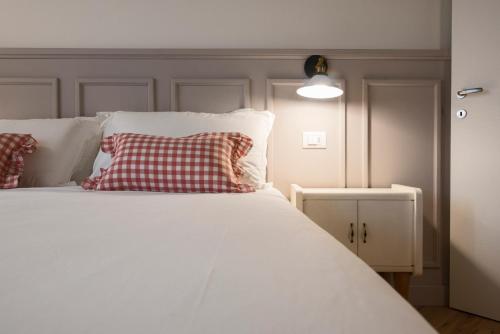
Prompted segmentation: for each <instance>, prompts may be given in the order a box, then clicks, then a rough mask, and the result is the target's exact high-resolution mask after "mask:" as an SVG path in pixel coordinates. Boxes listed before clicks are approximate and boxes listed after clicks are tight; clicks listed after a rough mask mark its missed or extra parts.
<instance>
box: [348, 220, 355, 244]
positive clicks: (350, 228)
mask: <svg viewBox="0 0 500 334" xmlns="http://www.w3.org/2000/svg"><path fill="white" fill-rule="evenodd" d="M349 241H350V243H351V244H352V243H354V224H353V223H351V224H350V225H349Z"/></svg>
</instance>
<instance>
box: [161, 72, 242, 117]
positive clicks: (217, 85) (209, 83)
mask: <svg viewBox="0 0 500 334" xmlns="http://www.w3.org/2000/svg"><path fill="white" fill-rule="evenodd" d="M235 87H236V88H238V89H237V94H238V96H231V98H232V99H235V100H238V102H234V103H235V104H234V105H228V106H225V108H227V109H228V110H222V111H231V110H235V109H239V108H250V107H251V102H250V79H172V80H171V81H170V110H174V111H193V112H201V111H205V112H210V110H196V109H198V108H200V109H203V108H205V106H207V105H208V104H207V103H204V104H205V106H192V105H190V104H189V103H190V102H195V99H192V98H190V100H191V101H189V102H186V105H188V106H189V107H183V103H182V101H181V99H182V98H181V96H180V94H181V91H182V89H183V88H185V89H186V88H197V89H201V90H207V91H208V90H210V91H211V93H210V95H212V96H213V98H214V100H215V101H211V102H212V103H214V106H213V107H214V108H216V107H215V105H216V104H217V101H216V100H217V98H219V99H221V98H226V99H228V100H229V96H230V95H231V94H232V92H229V91H228V90H231V89H232V88H235ZM205 88H206V89H205ZM215 89H219V90H220V92H218V93H220V94H222V95H221V96H216V95H217V93H216V92H215V91H213V90H215ZM198 102H202V101H198ZM221 102H222V101H221Z"/></svg>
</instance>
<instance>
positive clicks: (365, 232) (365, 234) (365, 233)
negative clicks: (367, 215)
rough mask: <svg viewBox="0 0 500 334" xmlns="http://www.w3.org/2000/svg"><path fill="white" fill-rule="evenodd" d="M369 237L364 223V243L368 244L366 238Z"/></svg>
mask: <svg viewBox="0 0 500 334" xmlns="http://www.w3.org/2000/svg"><path fill="white" fill-rule="evenodd" d="M367 235H368V232H367V231H366V224H365V223H363V243H364V244H366V236H367Z"/></svg>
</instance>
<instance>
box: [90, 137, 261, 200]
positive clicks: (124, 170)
mask: <svg viewBox="0 0 500 334" xmlns="http://www.w3.org/2000/svg"><path fill="white" fill-rule="evenodd" d="M251 148H252V139H251V138H250V137H248V136H245V135H243V134H241V133H200V134H197V135H193V136H189V137H181V138H172V137H161V136H150V135H142V134H133V133H120V134H114V135H113V136H110V137H106V138H104V139H103V141H102V143H101V149H102V151H103V152H105V153H110V154H111V156H112V160H111V165H110V167H109V168H107V169H103V170H101V176H98V177H95V178H92V179H89V178H88V179H86V180H84V181H83V183H82V187H83V188H84V189H88V190H132V191H158V192H175V193H221V192H231V193H234V192H236V193H241V192H251V191H255V189H254V188H253V187H252V186H251V185H248V184H244V183H241V182H240V178H241V176H242V175H243V170H242V168H241V167H240V166H239V164H238V160H239V159H240V158H241V157H243V156H245V155H246V154H247V153H248V151H250V149H251Z"/></svg>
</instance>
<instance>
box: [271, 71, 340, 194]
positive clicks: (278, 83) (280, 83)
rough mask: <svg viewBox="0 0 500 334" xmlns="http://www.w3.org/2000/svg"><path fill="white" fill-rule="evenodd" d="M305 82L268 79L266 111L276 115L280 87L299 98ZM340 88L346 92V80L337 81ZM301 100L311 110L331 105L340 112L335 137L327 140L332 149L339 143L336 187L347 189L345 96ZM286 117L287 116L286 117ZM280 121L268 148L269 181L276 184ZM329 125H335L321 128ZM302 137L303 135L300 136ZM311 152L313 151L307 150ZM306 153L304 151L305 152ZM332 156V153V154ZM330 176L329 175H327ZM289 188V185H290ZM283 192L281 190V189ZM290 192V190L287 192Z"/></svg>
mask: <svg viewBox="0 0 500 334" xmlns="http://www.w3.org/2000/svg"><path fill="white" fill-rule="evenodd" d="M304 82H305V80H304V79H267V82H266V109H267V110H269V111H271V112H273V113H276V111H277V110H276V98H277V97H276V93H275V89H276V88H278V87H289V88H290V89H291V90H292V94H293V95H294V96H297V97H298V95H296V93H295V91H296V89H297V88H299V87H300V86H302V85H303V84H304ZM337 84H338V87H340V88H342V89H343V90H344V92H345V81H344V80H337ZM298 98H299V99H302V100H303V101H304V102H308V103H310V104H311V109H314V108H315V107H314V105H315V104H317V103H331V104H332V105H333V107H332V108H333V109H334V111H338V114H337V116H336V119H335V122H334V123H335V124H336V126H337V128H336V130H337V131H335V132H336V134H335V137H334V138H333V139H332V138H327V145H329V147H331V146H332V145H334V143H335V142H337V143H338V147H339V150H338V152H337V154H336V156H335V159H336V164H337V169H338V172H337V175H336V179H337V182H336V185H335V186H336V187H341V188H343V187H345V186H346V104H345V94H344V95H342V96H341V97H339V98H336V99H333V100H326V102H325V100H323V101H321V102H320V101H318V100H313V99H305V98H301V97H298ZM307 111H308V110H303V112H304V116H305V117H307V114H306V113H307ZM284 116H285V117H286V115H284ZM279 122H280V120H279V119H278V118H277V119H276V121H275V127H274V129H273V131H272V132H271V136H270V139H269V148H268V160H269V162H268V179H269V181H273V182H275V181H276V180H277V179H278V174H277V172H276V168H275V167H276V161H275V160H276V154H277V148H276V138H275V137H276V131H277V130H276V129H277V127H279V124H278V123H279ZM329 125H334V124H325V123H323V124H322V125H321V126H329ZM309 130H311V131H312V130H324V129H322V128H315V129H309ZM299 135H302V134H299ZM307 151H311V150H307ZM317 151H318V152H321V153H324V154H329V152H328V150H320V149H318V150H317ZM303 152H304V151H303ZM330 154H331V153H330ZM289 168H290V169H292V168H293V166H289ZM311 173H314V171H311ZM327 176H329V175H327ZM328 179H330V177H326V178H325V180H328ZM293 182H294V183H299V184H300V183H301V180H293ZM302 185H303V186H308V185H307V184H302ZM288 186H289V185H288ZM280 190H281V189H280ZM286 192H288V189H287V190H286Z"/></svg>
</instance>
